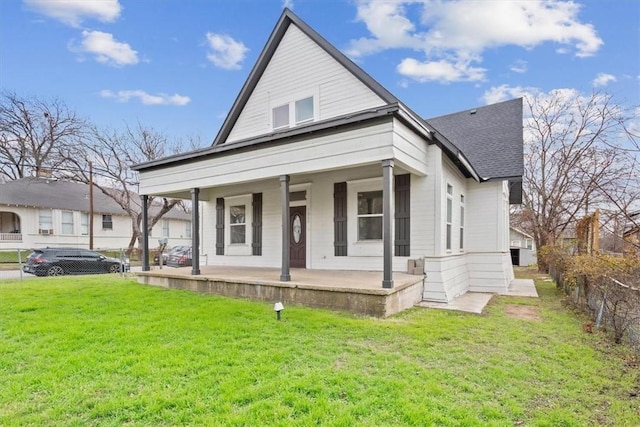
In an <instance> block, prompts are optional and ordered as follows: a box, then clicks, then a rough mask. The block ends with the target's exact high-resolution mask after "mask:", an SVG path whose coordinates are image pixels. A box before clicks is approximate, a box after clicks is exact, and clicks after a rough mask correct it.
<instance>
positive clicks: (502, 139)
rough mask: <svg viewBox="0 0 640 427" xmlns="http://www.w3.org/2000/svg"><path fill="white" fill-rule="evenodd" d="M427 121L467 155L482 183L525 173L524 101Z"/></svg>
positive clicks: (517, 100)
mask: <svg viewBox="0 0 640 427" xmlns="http://www.w3.org/2000/svg"><path fill="white" fill-rule="evenodd" d="M426 121H427V123H428V124H429V125H431V126H432V127H433V128H434V129H436V130H437V131H438V132H440V133H441V134H442V135H444V136H445V137H446V138H447V139H448V140H449V141H451V143H453V144H454V145H455V146H456V147H458V148H459V149H460V151H462V152H463V153H464V155H465V156H466V157H467V159H469V162H471V165H472V166H473V167H474V169H475V170H476V171H477V172H478V174H479V175H480V177H481V178H482V179H483V180H488V179H503V178H515V177H521V176H522V174H523V173H524V159H523V139H522V98H518V99H513V100H510V101H504V102H500V103H497V104H491V105H487V106H485V107H479V108H475V109H472V110H466V111H461V112H459V113H453V114H447V115H446V116H440V117H435V118H432V119H427V120H426Z"/></svg>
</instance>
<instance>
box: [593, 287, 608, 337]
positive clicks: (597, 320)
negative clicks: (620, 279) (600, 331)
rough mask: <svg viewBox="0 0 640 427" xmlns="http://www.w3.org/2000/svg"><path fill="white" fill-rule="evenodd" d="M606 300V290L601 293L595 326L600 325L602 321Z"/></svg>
mask: <svg viewBox="0 0 640 427" xmlns="http://www.w3.org/2000/svg"><path fill="white" fill-rule="evenodd" d="M606 300H607V291H605V292H604V294H602V303H601V304H600V310H599V311H598V317H596V328H599V327H600V324H601V323H602V315H603V313H604V303H605V301H606Z"/></svg>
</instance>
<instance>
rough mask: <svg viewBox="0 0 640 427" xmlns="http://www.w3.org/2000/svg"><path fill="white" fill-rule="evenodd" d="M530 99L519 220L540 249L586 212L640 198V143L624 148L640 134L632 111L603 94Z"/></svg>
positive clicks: (560, 94) (622, 206)
mask: <svg viewBox="0 0 640 427" xmlns="http://www.w3.org/2000/svg"><path fill="white" fill-rule="evenodd" d="M525 102H526V106H527V109H528V111H527V113H528V115H529V117H527V118H526V121H525V149H524V151H525V153H524V160H525V173H524V177H523V206H522V208H523V209H522V211H521V212H519V219H520V224H519V225H520V227H522V228H523V229H524V230H525V231H527V232H529V233H530V234H531V235H532V236H533V237H534V239H535V242H536V246H537V248H539V249H540V248H542V247H543V246H545V245H548V244H553V243H555V242H557V240H558V239H559V238H560V237H561V236H562V235H563V233H564V232H565V231H567V230H568V227H570V225H571V224H573V223H574V222H575V220H576V219H577V217H578V216H580V215H583V214H586V213H589V212H591V211H593V210H594V209H595V208H597V207H604V206H606V207H610V206H611V205H612V204H614V205H616V204H617V208H618V209H629V208H630V206H631V205H632V204H633V203H635V202H637V200H638V199H637V198H635V199H634V198H633V195H632V194H631V193H630V192H629V191H630V190H631V189H632V188H633V186H634V185H635V183H634V179H635V182H636V183H637V176H638V172H639V171H638V163H637V161H636V157H635V156H636V154H637V153H635V151H634V150H633V145H630V146H629V147H625V146H624V144H625V143H627V142H628V141H629V140H634V139H633V135H632V134H630V132H629V129H628V127H627V124H628V123H629V120H630V118H631V116H630V113H629V110H627V109H625V108H624V107H622V106H621V105H619V104H616V103H615V102H614V100H613V97H612V96H611V95H608V94H602V93H598V92H594V93H593V94H591V96H587V97H582V96H579V95H576V94H575V93H567V92H566V91H556V92H553V93H552V94H551V95H550V96H538V97H528V98H526V100H525ZM624 189H626V193H625V190H624ZM634 191H636V192H635V193H634V194H635V195H637V194H638V193H637V188H636V189H635V190H634ZM630 196H631V197H630ZM539 259H542V257H539ZM540 268H541V269H544V268H545V266H544V265H540Z"/></svg>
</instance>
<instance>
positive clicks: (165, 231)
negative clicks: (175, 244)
mask: <svg viewBox="0 0 640 427" xmlns="http://www.w3.org/2000/svg"><path fill="white" fill-rule="evenodd" d="M162 237H169V220H168V219H163V220H162Z"/></svg>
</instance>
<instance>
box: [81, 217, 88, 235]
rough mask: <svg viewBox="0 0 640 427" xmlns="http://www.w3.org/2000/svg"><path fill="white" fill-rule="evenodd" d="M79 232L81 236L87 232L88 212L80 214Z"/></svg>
mask: <svg viewBox="0 0 640 427" xmlns="http://www.w3.org/2000/svg"><path fill="white" fill-rule="evenodd" d="M80 234H82V235H83V236H86V235H87V234H89V214H88V213H86V212H82V213H81V214H80Z"/></svg>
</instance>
